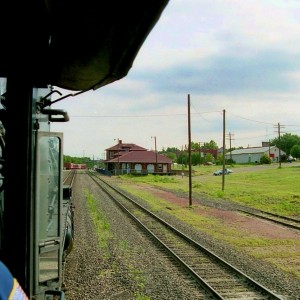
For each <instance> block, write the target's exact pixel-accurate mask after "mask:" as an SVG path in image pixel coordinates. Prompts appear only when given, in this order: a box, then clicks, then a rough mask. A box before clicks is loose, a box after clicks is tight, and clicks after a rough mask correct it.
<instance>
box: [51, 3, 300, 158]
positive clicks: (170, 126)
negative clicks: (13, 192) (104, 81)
mask: <svg viewBox="0 0 300 300" xmlns="http://www.w3.org/2000/svg"><path fill="white" fill-rule="evenodd" d="M188 95H190V104H191V105H190V112H191V139H192V141H194V142H200V143H203V142H209V141H210V140H214V141H215V142H216V143H217V144H218V146H219V147H221V146H222V144H223V141H222V136H223V131H222V130H223V129H222V128H223V127H222V126H223V110H225V124H226V126H225V132H226V140H225V141H226V147H229V144H230V141H229V135H231V137H232V139H231V146H232V147H239V146H243V147H247V146H250V147H255V146H260V145H261V142H262V141H268V140H269V139H273V138H275V137H277V136H278V133H277V127H278V124H280V127H281V132H282V134H284V133H286V132H287V133H291V134H296V135H300V99H299V98H300V1H299V0H297V1H294V0H270V1H268V0H248V1H244V0H219V1H218V0H214V1H211V0H207V1H206V0H170V3H169V4H168V6H167V7H166V9H165V11H164V12H163V14H162V16H161V18H160V20H159V21H158V23H157V25H156V26H155V27H154V29H153V30H152V31H151V33H150V35H149V36H148V39H147V40H146V41H145V43H144V44H143V46H142V48H141V50H140V52H139V54H138V56H137V58H136V60H135V62H134V64H133V67H132V69H131V70H130V71H129V74H128V75H127V76H126V77H125V78H123V79H121V80H119V81H116V82H114V83H112V84H110V85H107V86H105V87H103V88H100V89H98V90H96V91H91V92H87V93H84V94H81V95H79V96H76V97H73V98H67V99H65V100H63V101H61V102H58V103H57V104H55V106H53V108H60V109H65V110H67V111H68V114H69V116H70V121H69V122H68V123H56V124H53V126H52V130H53V131H60V132H63V133H64V154H65V155H71V156H79V157H81V156H89V157H91V158H93V157H94V158H95V159H98V158H103V155H104V152H105V149H107V148H109V147H111V146H113V145H115V144H116V143H117V140H118V139H120V140H122V141H123V142H125V143H134V144H137V145H139V146H142V147H144V148H147V149H149V150H151V149H154V138H153V137H156V143H157V149H158V150H161V149H162V148H167V147H177V148H179V149H181V148H182V147H184V146H185V145H187V143H188ZM151 137H152V138H151Z"/></svg>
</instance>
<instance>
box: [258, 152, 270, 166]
mask: <svg viewBox="0 0 300 300" xmlns="http://www.w3.org/2000/svg"><path fill="white" fill-rule="evenodd" d="M260 163H261V164H264V165H267V164H271V158H270V157H269V156H268V155H267V154H264V155H263V156H262V157H261V158H260Z"/></svg>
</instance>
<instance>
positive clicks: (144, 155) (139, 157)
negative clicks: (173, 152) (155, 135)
mask: <svg viewBox="0 0 300 300" xmlns="http://www.w3.org/2000/svg"><path fill="white" fill-rule="evenodd" d="M107 162H113V163H117V162H119V163H156V154H155V152H154V151H130V152H127V153H125V154H123V155H121V156H120V157H119V158H114V159H111V160H109V161H107ZM157 163H165V164H166V163H168V164H170V163H172V160H171V159H170V158H168V157H167V156H164V155H162V154H159V153H157Z"/></svg>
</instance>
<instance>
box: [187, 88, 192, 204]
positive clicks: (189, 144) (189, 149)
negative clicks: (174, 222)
mask: <svg viewBox="0 0 300 300" xmlns="http://www.w3.org/2000/svg"><path fill="white" fill-rule="evenodd" d="M190 106H191V104H190V94H188V139H189V143H188V151H189V206H192V166H191V162H192V154H191V151H192V150H191V111H190V110H191V108H190Z"/></svg>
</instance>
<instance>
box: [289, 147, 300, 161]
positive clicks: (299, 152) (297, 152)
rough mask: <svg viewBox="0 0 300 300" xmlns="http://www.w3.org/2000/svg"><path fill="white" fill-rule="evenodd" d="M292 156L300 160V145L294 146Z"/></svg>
mask: <svg viewBox="0 0 300 300" xmlns="http://www.w3.org/2000/svg"><path fill="white" fill-rule="evenodd" d="M290 154H291V155H292V156H293V157H295V158H300V145H294V146H293V147H292V149H291V152H290Z"/></svg>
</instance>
